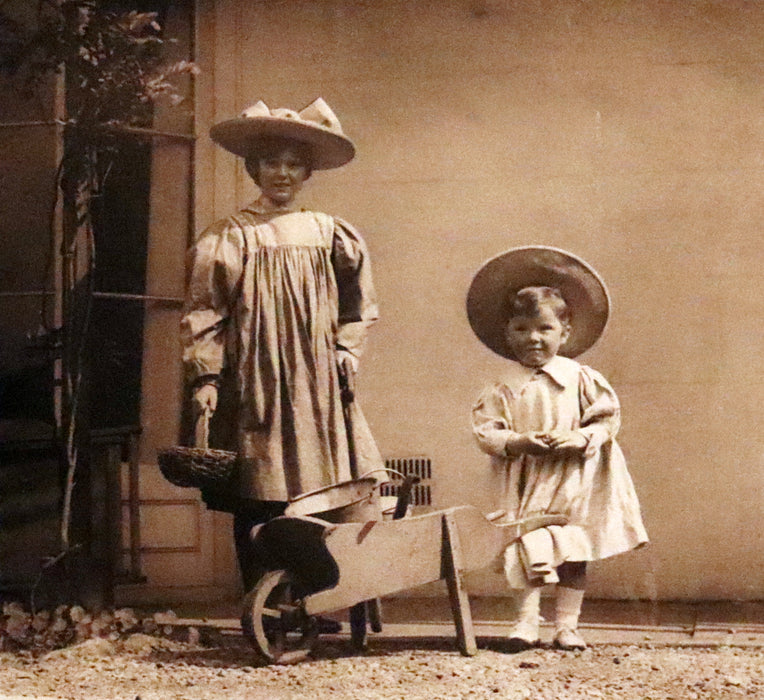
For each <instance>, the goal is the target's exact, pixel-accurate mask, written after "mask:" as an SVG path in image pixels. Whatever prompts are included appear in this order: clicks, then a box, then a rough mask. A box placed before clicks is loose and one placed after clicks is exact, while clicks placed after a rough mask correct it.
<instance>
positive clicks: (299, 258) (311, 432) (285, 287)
mask: <svg viewBox="0 0 764 700" xmlns="http://www.w3.org/2000/svg"><path fill="white" fill-rule="evenodd" d="M191 257H192V259H191V261H190V263H191V264H190V267H191V278H190V283H189V290H188V301H187V308H186V312H185V316H184V318H183V321H182V324H181V329H182V338H183V343H184V356H183V357H184V364H185V368H186V372H187V378H188V379H189V380H190V381H191V382H195V381H197V382H198V381H199V380H200V379H202V378H204V377H205V376H207V375H219V374H220V372H221V371H222V369H223V366H224V364H228V365H229V366H230V369H231V370H232V373H233V374H234V376H235V384H236V388H237V396H236V403H237V408H238V415H237V419H236V420H237V435H238V451H239V454H240V458H241V459H242V463H243V465H244V468H242V469H241V470H240V483H239V496H240V497H242V498H245V499H250V500H255V501H287V500H289V499H290V498H294V497H295V496H298V495H300V494H302V493H305V492H308V491H312V490H315V489H317V488H321V487H323V486H328V485H331V484H334V483H337V482H339V481H343V480H346V479H350V478H351V470H350V458H349V451H348V438H347V433H346V425H345V422H344V420H343V406H342V401H341V396H340V385H339V379H338V371H337V360H336V351H337V349H346V350H348V351H349V352H351V353H353V354H354V355H355V356H360V354H361V350H362V346H363V342H364V338H365V336H366V332H367V330H368V328H369V326H370V325H371V324H372V323H373V322H374V321H375V320H376V319H377V315H378V313H377V304H376V300H375V293H374V286H373V283H372V277H371V270H370V267H369V259H368V252H367V248H366V245H365V243H364V241H363V239H362V238H361V236H360V235H359V234H358V232H357V231H356V230H355V229H354V228H353V227H352V226H350V225H349V224H348V223H346V222H344V221H342V220H340V219H337V218H334V217H332V216H329V215H327V214H324V213H320V212H315V211H297V210H295V211H282V210H279V211H276V212H273V211H270V212H269V211H267V210H266V208H265V207H264V206H262V205H261V204H260V203H259V201H258V202H255V203H254V204H252V205H251V206H249V207H247V208H246V209H244V210H242V211H240V212H238V213H237V214H235V215H233V216H230V217H228V218H226V219H224V220H222V221H219V222H217V223H216V224H213V225H212V226H211V227H210V228H208V229H207V230H206V231H204V233H203V234H202V235H201V236H200V238H199V240H198V242H197V243H196V245H195V246H194V247H193V249H192V252H191ZM353 409H354V414H353V421H354V434H355V436H356V446H357V448H358V452H359V454H358V461H359V465H358V468H359V471H363V470H365V469H366V468H367V467H368V468H375V467H378V466H381V459H380V458H379V453H378V452H377V450H376V446H375V445H374V440H373V438H372V436H371V434H370V432H369V429H368V426H367V425H366V422H365V420H364V419H363V414H362V412H361V411H360V409H359V408H358V406H357V405H356V403H355V402H354V404H353Z"/></svg>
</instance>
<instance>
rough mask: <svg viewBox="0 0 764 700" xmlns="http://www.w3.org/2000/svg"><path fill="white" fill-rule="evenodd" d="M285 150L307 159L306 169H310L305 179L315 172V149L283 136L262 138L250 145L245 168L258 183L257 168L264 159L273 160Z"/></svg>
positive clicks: (245, 159) (302, 142)
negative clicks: (295, 152) (296, 152)
mask: <svg viewBox="0 0 764 700" xmlns="http://www.w3.org/2000/svg"><path fill="white" fill-rule="evenodd" d="M285 148H293V149H294V150H296V151H298V152H299V154H300V155H301V156H302V157H303V158H304V159H305V167H306V168H307V169H308V172H307V175H306V176H305V179H307V178H309V177H310V175H311V173H312V172H313V149H312V148H311V147H310V144H307V143H305V142H304V141H298V140H297V139H290V138H285V137H282V136H261V137H260V138H258V139H256V140H254V141H253V142H252V144H251V145H250V147H249V149H248V151H247V155H246V156H245V158H244V167H245V168H246V169H247V172H248V173H249V174H250V176H251V177H252V179H253V180H254V181H255V182H257V167H258V165H259V163H260V161H261V160H262V159H264V158H272V157H274V156H276V155H278V154H279V153H281V151H283V150H284V149H285Z"/></svg>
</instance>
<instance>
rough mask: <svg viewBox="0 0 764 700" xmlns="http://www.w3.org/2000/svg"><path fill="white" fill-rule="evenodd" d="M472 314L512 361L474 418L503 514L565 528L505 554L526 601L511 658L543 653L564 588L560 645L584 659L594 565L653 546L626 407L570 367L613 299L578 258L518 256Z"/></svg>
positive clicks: (473, 299) (510, 254)
mask: <svg viewBox="0 0 764 700" xmlns="http://www.w3.org/2000/svg"><path fill="white" fill-rule="evenodd" d="M467 311H468V316H469V320H470V323H471V325H472V328H473V330H474V331H475V333H476V334H477V335H478V337H479V338H480V340H481V341H483V342H484V343H485V344H486V345H487V346H488V347H490V348H491V349H492V350H494V351H495V352H497V353H499V354H500V355H503V356H504V357H506V358H507V359H508V361H509V363H508V366H507V370H506V373H505V374H504V375H503V376H502V377H500V378H499V379H498V380H497V381H496V382H494V383H493V384H491V385H490V386H489V387H487V388H486V389H485V390H484V391H483V392H482V394H481V395H480V397H479V399H478V401H477V402H476V404H475V405H474V407H473V410H472V427H473V432H474V435H475V436H476V438H477V441H478V444H479V446H480V448H481V449H482V450H483V451H484V452H487V453H488V454H490V455H491V456H492V458H493V460H492V461H493V464H494V467H495V468H496V469H497V470H498V472H499V474H500V476H501V478H502V493H501V507H502V508H503V509H505V510H506V512H507V517H508V518H509V519H510V520H517V519H520V518H523V517H526V516H529V515H534V514H539V513H547V514H551V513H556V514H562V515H565V516H567V518H568V525H564V526H551V527H549V528H543V529H541V530H536V531H533V532H530V533H528V534H527V535H525V536H524V537H522V538H521V539H520V541H519V543H516V544H513V545H511V546H510V547H509V548H508V549H507V551H506V552H505V558H504V571H505V574H506V576H507V580H508V582H509V584H510V586H511V587H512V588H513V589H515V591H516V597H517V602H518V616H517V621H516V623H515V626H514V627H513V629H512V632H511V633H510V639H509V650H510V651H512V652H516V651H522V650H523V649H527V648H530V647H531V646H534V645H536V644H537V643H538V641H539V604H540V592H541V587H542V586H543V585H545V584H547V583H557V596H556V609H555V636H554V645H555V646H557V647H558V648H562V649H583V648H584V647H585V646H586V643H585V642H584V640H583V639H582V638H581V636H580V634H579V632H578V630H577V627H578V618H579V614H580V611H581V605H582V602H583V598H584V586H585V577H586V562H587V561H592V560H596V559H604V558H605V557H610V556H612V555H615V554H619V553H622V552H626V551H629V550H631V549H634V548H636V547H638V546H640V545H642V544H644V543H645V542H647V533H646V532H645V529H644V526H643V524H642V517H641V515H640V509H639V502H638V500H637V496H636V493H635V491H634V487H633V485H632V481H631V477H630V476H629V473H628V471H627V469H626V462H625V460H624V457H623V454H622V452H621V450H620V448H619V446H618V444H617V443H616V441H615V435H616V433H617V432H618V428H619V425H620V408H619V404H618V399H617V397H616V395H615V392H614V391H613V389H612V388H611V386H610V385H609V384H608V382H607V381H606V380H605V378H604V377H603V376H602V375H601V374H600V373H599V372H597V371H595V370H593V369H592V368H590V367H587V366H585V365H581V364H579V363H578V362H576V361H575V360H573V359H572V358H573V357H576V356H577V355H579V354H580V353H582V352H584V351H585V350H586V349H588V348H589V347H591V346H592V345H593V344H594V343H595V342H596V340H597V339H598V338H599V336H600V334H601V333H602V331H603V329H604V327H605V323H606V321H607V317H608V311H609V299H608V294H607V290H606V288H605V285H604V283H603V282H602V280H601V279H600V278H599V276H598V275H597V274H596V272H595V271H594V270H593V269H592V268H591V267H589V266H588V265H587V264H586V263H584V262H583V261H582V260H580V259H579V258H577V257H575V256H573V255H571V254H570V253H567V252H565V251H562V250H558V249H555V248H549V247H544V246H529V247H523V248H515V249H512V250H509V251H507V252H506V253H503V254H502V255H499V256H497V257H496V258H493V259H492V260H490V261H488V262H487V263H486V264H485V265H484V266H483V267H482V268H481V270H480V271H479V272H478V273H477V275H476V276H475V279H474V280H473V282H472V285H471V287H470V291H469V295H468V300H467Z"/></svg>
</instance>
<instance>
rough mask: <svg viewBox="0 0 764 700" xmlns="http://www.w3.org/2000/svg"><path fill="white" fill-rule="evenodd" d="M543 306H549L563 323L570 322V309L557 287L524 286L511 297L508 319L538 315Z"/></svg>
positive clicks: (508, 306)
mask: <svg viewBox="0 0 764 700" xmlns="http://www.w3.org/2000/svg"><path fill="white" fill-rule="evenodd" d="M542 306H549V307H550V308H551V309H552V311H553V312H554V315H555V316H557V318H558V319H559V320H560V321H561V322H562V323H564V324H569V323H570V309H569V308H568V304H567V303H566V302H565V298H564V297H563V296H562V293H561V292H560V290H559V289H557V287H523V288H522V289H520V290H518V291H517V292H515V293H514V294H513V295H512V296H511V297H510V299H509V304H508V305H507V320H508V321H509V320H511V319H513V318H516V317H518V316H536V315H538V313H539V310H540V308H541V307H542Z"/></svg>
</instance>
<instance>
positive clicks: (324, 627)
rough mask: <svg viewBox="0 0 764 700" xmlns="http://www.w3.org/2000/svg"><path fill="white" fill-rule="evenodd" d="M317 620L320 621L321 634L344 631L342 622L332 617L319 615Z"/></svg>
mask: <svg viewBox="0 0 764 700" xmlns="http://www.w3.org/2000/svg"><path fill="white" fill-rule="evenodd" d="M316 621H317V622H318V632H319V634H339V633H340V632H341V631H342V623H340V622H337V620H332V618H331V617H321V616H320V615H319V616H318V617H317V618H316Z"/></svg>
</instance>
